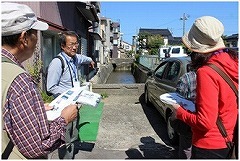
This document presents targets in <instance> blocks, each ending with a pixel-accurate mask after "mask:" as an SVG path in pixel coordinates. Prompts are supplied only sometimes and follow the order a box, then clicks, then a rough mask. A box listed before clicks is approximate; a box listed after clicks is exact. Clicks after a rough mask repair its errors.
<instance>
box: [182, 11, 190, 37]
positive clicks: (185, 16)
mask: <svg viewBox="0 0 240 161" xmlns="http://www.w3.org/2000/svg"><path fill="white" fill-rule="evenodd" d="M189 17H190V16H189V15H186V14H185V13H184V14H183V17H181V18H180V20H182V21H183V35H184V34H185V21H186V20H187V19H188V18H189Z"/></svg>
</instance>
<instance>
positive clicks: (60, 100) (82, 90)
mask: <svg viewBox="0 0 240 161" xmlns="http://www.w3.org/2000/svg"><path fill="white" fill-rule="evenodd" d="M100 101H101V95H100V94H98V93H94V92H91V91H89V89H87V88H86V87H84V86H83V87H74V88H72V89H70V90H67V91H66V92H64V93H63V94H61V95H60V96H58V97H57V98H56V99H54V100H53V101H52V102H51V103H50V104H49V106H53V109H52V110H49V111H47V117H48V120H50V121H52V120H54V119H56V118H57V117H59V116H60V115H61V111H62V110H63V109H64V108H65V107H66V106H68V105H70V104H76V103H80V104H84V105H90V106H92V107H97V106H98V104H99V102H100Z"/></svg>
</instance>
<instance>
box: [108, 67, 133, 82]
mask: <svg viewBox="0 0 240 161" xmlns="http://www.w3.org/2000/svg"><path fill="white" fill-rule="evenodd" d="M133 83H136V82H135V78H134V77H133V75H132V73H131V71H130V70H114V71H113V72H112V73H111V74H110V76H109V78H108V80H107V82H106V84H133Z"/></svg>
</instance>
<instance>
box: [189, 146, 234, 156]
mask: <svg viewBox="0 0 240 161" xmlns="http://www.w3.org/2000/svg"><path fill="white" fill-rule="evenodd" d="M228 152H229V149H228V148H224V149H202V148H198V147H196V146H192V157H191V159H226V158H227V155H228Z"/></svg>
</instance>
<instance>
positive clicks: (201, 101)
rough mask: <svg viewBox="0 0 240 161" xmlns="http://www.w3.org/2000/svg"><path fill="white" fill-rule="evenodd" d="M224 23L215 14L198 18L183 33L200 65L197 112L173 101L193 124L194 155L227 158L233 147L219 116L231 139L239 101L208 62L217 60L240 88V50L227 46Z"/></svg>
mask: <svg viewBox="0 0 240 161" xmlns="http://www.w3.org/2000/svg"><path fill="white" fill-rule="evenodd" d="M223 32H224V27H223V24H222V23H221V22H220V21H219V20H217V19H216V18H214V17H211V16H204V17H200V18H198V19H196V20H195V22H194V24H193V25H192V27H191V29H190V31H189V32H188V33H186V34H185V35H184V36H183V37H182V41H183V43H184V44H185V45H186V47H187V48H189V49H190V50H191V51H192V53H191V54H192V55H191V56H192V57H193V60H192V65H193V67H195V68H197V87H196V112H195V113H191V112H189V111H186V110H185V109H184V108H183V107H181V106H180V105H177V104H175V105H173V107H174V108H175V109H176V111H175V115H176V118H178V119H180V120H182V121H184V122H185V123H187V124H188V125H189V126H191V128H192V132H193V136H192V145H193V147H192V158H194V159H204V158H205V159H220V158H223V159H224V158H226V157H227V155H228V152H229V149H228V148H227V146H226V142H225V139H224V138H223V136H222V135H221V133H220V131H219V129H218V127H217V125H216V121H217V117H218V116H219V117H220V118H221V120H222V122H223V125H224V126H225V128H226V131H227V134H228V136H229V138H230V139H232V138H233V130H234V126H235V123H236V119H237V113H238V109H237V101H236V96H235V94H234V92H233V90H232V89H231V88H230V87H229V85H228V84H227V83H226V82H225V80H223V78H222V77H221V76H220V75H219V74H218V73H217V72H215V71H214V70H213V69H211V68H210V67H208V66H205V65H206V63H212V64H215V65H216V66H217V67H219V68H221V69H222V70H223V71H225V73H226V74H227V75H228V76H229V77H230V78H231V79H232V81H233V82H234V84H235V85H236V87H237V88H238V54H237V53H236V52H234V51H231V50H229V49H227V48H226V47H225V45H224V43H223V40H222V38H221V36H222V35H223Z"/></svg>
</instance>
